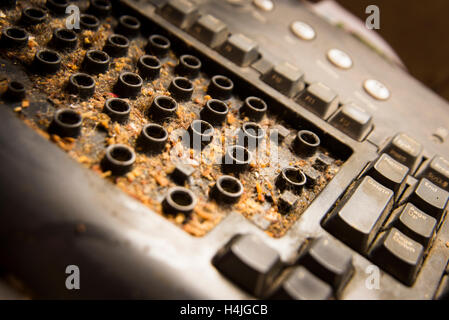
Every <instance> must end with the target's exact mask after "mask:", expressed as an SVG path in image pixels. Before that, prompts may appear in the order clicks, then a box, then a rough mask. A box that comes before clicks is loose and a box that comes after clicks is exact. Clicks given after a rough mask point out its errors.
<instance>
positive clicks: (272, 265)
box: [213, 234, 354, 300]
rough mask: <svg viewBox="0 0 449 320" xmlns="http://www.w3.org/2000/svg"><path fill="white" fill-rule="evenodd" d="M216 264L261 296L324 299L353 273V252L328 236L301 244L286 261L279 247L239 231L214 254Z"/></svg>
mask: <svg viewBox="0 0 449 320" xmlns="http://www.w3.org/2000/svg"><path fill="white" fill-rule="evenodd" d="M213 263H214V265H215V266H216V267H217V269H218V270H220V272H221V273H223V274H224V275H225V276H226V277H227V278H229V279H231V280H232V281H233V282H234V283H235V284H237V285H238V286H240V287H241V288H242V289H244V290H246V291H247V292H249V293H250V294H252V295H254V296H256V297H258V298H269V299H283V300H286V299H293V300H325V299H331V298H333V297H336V296H339V295H340V293H341V291H342V290H343V289H344V287H345V285H346V284H347V282H348V281H349V279H350V278H351V276H352V274H353V273H354V266H353V264H352V255H351V253H350V252H349V250H347V249H346V248H343V247H341V246H339V245H338V244H337V243H336V242H335V241H333V240H331V239H330V238H327V237H322V238H317V239H313V240H310V241H308V243H306V244H304V245H303V246H301V248H300V250H299V251H298V256H297V257H296V259H294V261H290V262H289V263H283V262H282V261H281V259H280V256H279V254H278V253H277V251H276V250H274V249H273V248H271V247H269V246H268V245H266V244H265V243H264V242H263V241H262V240H261V239H260V238H259V237H257V236H255V235H248V234H244V235H237V236H235V237H234V238H232V239H231V241H229V243H227V245H226V246H225V247H224V248H223V249H222V250H220V251H219V252H218V253H217V255H216V256H215V257H214V261H213Z"/></svg>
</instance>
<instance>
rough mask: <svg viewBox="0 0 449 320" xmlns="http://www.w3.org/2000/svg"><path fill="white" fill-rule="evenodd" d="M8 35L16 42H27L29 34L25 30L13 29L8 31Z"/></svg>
mask: <svg viewBox="0 0 449 320" xmlns="http://www.w3.org/2000/svg"><path fill="white" fill-rule="evenodd" d="M6 34H7V35H8V36H9V37H11V38H13V39H15V40H22V41H23V40H26V39H27V33H26V31H25V30H23V29H20V28H15V27H11V28H8V29H6Z"/></svg>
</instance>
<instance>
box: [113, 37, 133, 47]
mask: <svg viewBox="0 0 449 320" xmlns="http://www.w3.org/2000/svg"><path fill="white" fill-rule="evenodd" d="M109 41H110V42H111V43H112V44H113V45H116V46H121V47H127V46H129V40H128V38H126V37H124V36H121V35H119V34H114V35H112V36H110V37H109Z"/></svg>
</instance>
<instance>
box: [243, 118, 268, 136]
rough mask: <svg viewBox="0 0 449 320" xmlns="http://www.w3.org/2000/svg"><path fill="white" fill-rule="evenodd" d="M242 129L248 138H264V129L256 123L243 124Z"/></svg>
mask: <svg viewBox="0 0 449 320" xmlns="http://www.w3.org/2000/svg"><path fill="white" fill-rule="evenodd" d="M242 129H243V132H244V133H245V134H246V135H247V136H249V137H253V138H255V139H261V138H263V136H264V131H263V129H262V127H261V126H259V125H258V124H257V123H254V122H247V123H245V124H243V127H242Z"/></svg>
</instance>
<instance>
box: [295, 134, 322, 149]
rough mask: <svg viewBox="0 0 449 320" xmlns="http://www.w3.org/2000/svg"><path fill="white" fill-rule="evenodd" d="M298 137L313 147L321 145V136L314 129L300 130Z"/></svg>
mask: <svg viewBox="0 0 449 320" xmlns="http://www.w3.org/2000/svg"><path fill="white" fill-rule="evenodd" d="M298 138H299V139H300V140H301V141H302V142H303V143H305V144H307V145H309V146H311V147H318V146H319V145H320V138H318V136H317V135H316V134H315V133H313V132H312V131H308V130H302V131H300V132H298Z"/></svg>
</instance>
